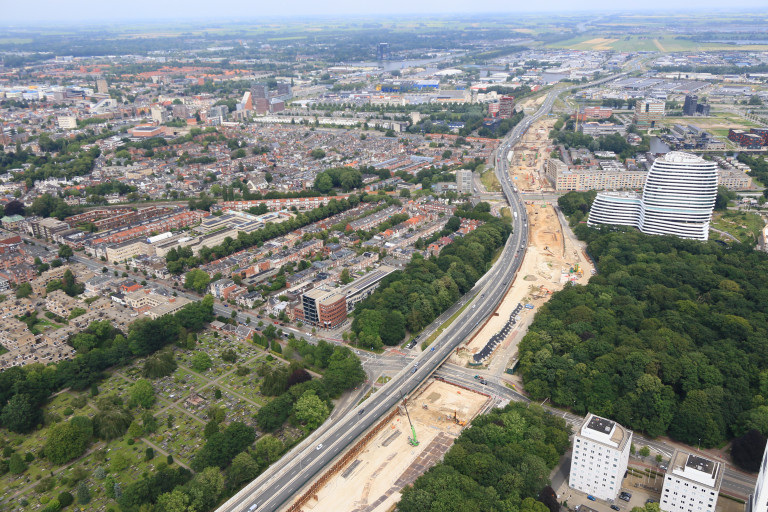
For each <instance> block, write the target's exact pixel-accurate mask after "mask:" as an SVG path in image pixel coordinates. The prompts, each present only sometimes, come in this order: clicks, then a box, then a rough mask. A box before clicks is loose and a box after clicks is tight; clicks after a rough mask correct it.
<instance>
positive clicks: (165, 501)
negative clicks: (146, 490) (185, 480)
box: [157, 488, 190, 512]
mask: <svg viewBox="0 0 768 512" xmlns="http://www.w3.org/2000/svg"><path fill="white" fill-rule="evenodd" d="M189 502H190V498H189V495H188V494H187V493H185V492H184V491H183V490H182V489H181V488H176V489H174V490H173V491H171V492H166V493H163V494H161V495H160V496H158V498H157V508H158V509H159V510H163V511H164V512H188V511H189V510H190V509H189Z"/></svg>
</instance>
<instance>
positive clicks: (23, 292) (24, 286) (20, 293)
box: [16, 283, 32, 299]
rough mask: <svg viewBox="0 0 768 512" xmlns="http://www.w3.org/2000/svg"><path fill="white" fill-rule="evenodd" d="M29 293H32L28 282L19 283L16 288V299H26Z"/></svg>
mask: <svg viewBox="0 0 768 512" xmlns="http://www.w3.org/2000/svg"><path fill="white" fill-rule="evenodd" d="M30 295H32V285H30V284H29V283H21V284H20V285H19V286H18V287H17V288H16V298H17V299H26V298H27V297H29V296H30Z"/></svg>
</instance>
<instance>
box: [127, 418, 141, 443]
mask: <svg viewBox="0 0 768 512" xmlns="http://www.w3.org/2000/svg"><path fill="white" fill-rule="evenodd" d="M143 435H144V427H142V426H141V424H140V423H139V422H138V421H132V422H131V424H130V425H129V426H128V437H130V438H132V439H136V438H139V437H141V436H143Z"/></svg>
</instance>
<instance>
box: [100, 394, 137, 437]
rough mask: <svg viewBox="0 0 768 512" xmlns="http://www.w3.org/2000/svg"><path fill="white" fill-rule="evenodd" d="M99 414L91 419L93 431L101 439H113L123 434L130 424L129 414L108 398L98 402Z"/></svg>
mask: <svg viewBox="0 0 768 512" xmlns="http://www.w3.org/2000/svg"><path fill="white" fill-rule="evenodd" d="M97 406H98V408H99V412H97V413H96V415H95V416H94V417H93V425H94V430H95V431H96V435H97V436H98V437H99V438H101V439H106V440H109V439H115V438H117V437H120V436H122V435H123V434H125V431H126V430H128V427H129V426H130V424H131V421H132V419H133V418H132V417H131V413H130V412H128V411H127V410H125V409H124V408H123V407H121V406H120V405H118V404H116V403H115V402H114V401H112V400H110V397H106V398H105V399H101V400H99V401H98V403H97Z"/></svg>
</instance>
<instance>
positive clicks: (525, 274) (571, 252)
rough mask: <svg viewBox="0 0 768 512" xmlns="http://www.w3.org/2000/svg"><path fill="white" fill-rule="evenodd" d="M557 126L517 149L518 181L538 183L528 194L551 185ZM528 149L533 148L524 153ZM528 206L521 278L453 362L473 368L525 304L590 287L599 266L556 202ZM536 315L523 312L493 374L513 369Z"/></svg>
mask: <svg viewBox="0 0 768 512" xmlns="http://www.w3.org/2000/svg"><path fill="white" fill-rule="evenodd" d="M552 124H554V120H550V119H547V120H545V121H543V122H541V123H538V124H537V125H535V126H534V127H532V129H531V131H530V132H529V134H527V135H526V138H524V139H523V140H522V141H521V143H520V144H519V145H518V146H517V147H516V148H515V150H514V152H515V156H514V158H513V165H512V166H511V168H510V169H511V171H512V176H513V178H515V177H517V180H514V182H515V183H517V184H518V185H517V186H518V188H519V189H520V190H527V189H525V188H522V187H521V186H520V184H522V183H523V182H528V183H532V184H533V185H532V187H535V188H531V189H528V190H536V191H537V192H538V191H540V190H541V187H539V186H538V184H539V183H541V182H542V181H544V182H545V183H546V179H545V178H544V177H543V175H542V174H541V172H540V169H541V167H542V164H541V162H542V160H543V156H544V154H545V152H546V151H547V149H548V142H549V141H548V140H547V138H546V134H547V133H548V132H549V128H550V127H551V126H552ZM523 147H524V148H527V149H525V150H522V149H520V150H518V148H523ZM523 157H525V158H523ZM547 185H548V184H547ZM523 197H524V198H525V196H523ZM532 197H535V196H532ZM525 202H526V210H527V211H528V221H529V226H528V229H529V246H528V248H527V250H526V256H525V259H524V260H523V264H522V265H521V268H520V270H519V272H518V274H517V278H516V280H515V281H514V283H512V285H511V287H510V288H509V290H508V291H507V295H506V296H505V297H504V300H503V301H502V303H501V304H500V305H499V308H498V309H497V311H496V314H495V315H493V316H492V317H491V318H490V320H489V321H488V322H487V323H486V324H485V326H484V327H482V329H481V330H480V331H478V332H477V334H476V335H475V336H474V337H473V338H472V339H470V340H468V342H467V343H465V344H464V345H463V346H462V347H460V348H459V349H458V350H457V351H456V352H455V353H454V355H453V356H451V358H450V361H451V362H452V363H454V364H458V365H462V366H463V365H467V364H468V363H469V362H470V361H471V360H472V359H471V358H472V355H474V354H476V353H477V352H479V351H480V350H482V348H483V347H484V346H485V344H486V343H487V342H488V340H489V339H490V338H491V337H492V336H493V335H494V334H496V333H497V332H499V331H500V330H501V329H502V327H503V326H504V324H505V323H506V322H507V320H509V317H510V315H511V313H512V311H513V310H514V309H515V307H516V306H517V305H518V304H519V303H523V304H525V303H530V304H533V305H534V307H535V308H537V307H539V306H541V305H542V304H544V303H545V302H546V301H547V300H549V297H550V296H551V294H552V292H555V291H557V290H560V289H562V288H563V287H564V286H565V284H566V283H567V282H569V281H570V282H573V283H574V284H586V283H587V282H588V281H589V278H590V277H591V275H592V269H593V266H592V264H591V262H590V261H589V260H588V259H587V257H586V255H585V254H584V247H583V244H582V243H581V242H579V241H578V240H576V239H575V238H573V237H572V236H571V235H570V233H567V235H568V236H565V239H564V233H563V227H562V226H561V225H560V221H559V220H558V217H557V215H556V213H555V211H554V208H553V207H552V204H551V202H549V201H539V200H531V199H526V201H525ZM566 229H569V228H567V227H566ZM576 265H578V270H577V267H576ZM511 277H512V276H510V279H511ZM535 311H536V309H532V310H531V309H523V310H522V312H521V313H520V314H519V315H518V316H519V320H518V321H517V323H516V324H515V327H514V328H513V329H512V330H511V331H510V333H509V335H508V336H507V339H506V340H505V341H504V342H503V343H502V344H500V345H499V347H498V348H497V349H496V351H495V353H494V354H493V356H492V357H491V359H490V363H489V367H490V369H491V370H492V373H494V374H496V375H503V374H504V373H503V372H504V370H505V369H506V367H507V366H511V364H510V362H511V359H512V358H513V357H515V356H516V355H517V343H518V341H519V340H520V339H521V338H522V336H523V335H524V334H525V332H526V331H527V328H528V325H529V324H530V322H531V321H532V319H533V318H532V317H533V314H534V312H535ZM505 378H508V379H510V380H511V381H512V382H514V383H515V384H519V382H516V381H515V380H514V379H513V378H512V377H511V376H506V375H505Z"/></svg>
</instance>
